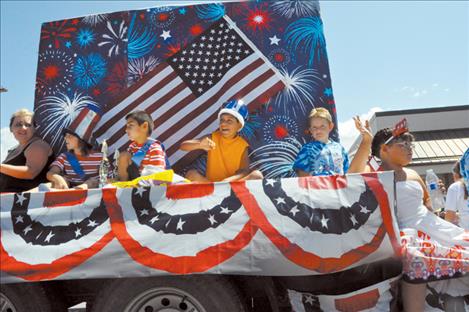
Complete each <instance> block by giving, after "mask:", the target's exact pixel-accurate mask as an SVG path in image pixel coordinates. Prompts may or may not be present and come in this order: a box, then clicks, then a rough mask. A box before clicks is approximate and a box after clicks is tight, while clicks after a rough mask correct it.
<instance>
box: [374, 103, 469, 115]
mask: <svg viewBox="0 0 469 312" xmlns="http://www.w3.org/2000/svg"><path fill="white" fill-rule="evenodd" d="M460 110H469V105H456V106H443V107H429V108H413V109H401V110H394V111H382V112H376V113H375V115H376V117H384V116H402V115H404V116H407V115H412V114H426V113H440V112H452V111H460Z"/></svg>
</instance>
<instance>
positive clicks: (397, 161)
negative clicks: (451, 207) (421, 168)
mask: <svg viewBox="0 0 469 312" xmlns="http://www.w3.org/2000/svg"><path fill="white" fill-rule="evenodd" d="M391 137H392V131H391V129H383V130H380V131H378V132H377V133H376V135H375V138H374V140H373V144H374V145H377V147H378V148H379V156H380V157H381V160H382V170H394V172H395V180H396V203H397V219H398V220H397V221H398V224H399V229H400V230H401V244H402V257H403V258H402V260H403V273H404V274H403V281H402V295H403V304H404V310H405V311H412V312H414V311H424V307H425V292H426V284H427V283H428V282H429V281H432V280H446V279H450V278H454V277H462V278H460V279H457V280H453V279H452V280H447V282H449V281H457V283H445V285H447V286H448V288H447V290H446V293H448V294H451V295H452V296H461V295H466V294H467V290H468V289H469V233H467V232H465V231H464V230H463V229H462V228H459V227H457V226H455V225H453V224H451V223H449V222H446V221H445V220H443V219H441V218H439V217H437V216H436V215H434V214H433V213H432V208H431V200H430V196H429V194H428V191H427V189H426V187H425V183H424V182H423V180H422V178H420V176H419V175H418V174H417V172H415V171H414V170H411V169H408V168H405V167H406V166H407V165H408V164H409V163H410V162H411V160H412V149H413V142H412V141H413V136H412V135H411V134H410V133H409V132H405V133H403V134H401V135H399V136H397V137H395V138H393V139H391ZM442 283H443V282H442ZM456 284H458V285H459V286H458V287H456V286H454V285H456Z"/></svg>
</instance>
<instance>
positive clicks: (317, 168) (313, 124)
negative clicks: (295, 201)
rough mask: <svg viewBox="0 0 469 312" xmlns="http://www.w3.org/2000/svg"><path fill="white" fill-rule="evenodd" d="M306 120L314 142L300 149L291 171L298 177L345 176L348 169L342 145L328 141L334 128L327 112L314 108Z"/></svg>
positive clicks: (347, 161)
mask: <svg viewBox="0 0 469 312" xmlns="http://www.w3.org/2000/svg"><path fill="white" fill-rule="evenodd" d="M308 119H309V131H310V133H311V135H312V137H313V139H314V140H313V141H312V142H310V143H307V144H305V145H304V146H303V147H302V148H301V150H300V152H299V154H298V156H297V157H296V160H295V163H294V164H293V169H294V170H295V171H296V173H297V174H298V176H300V177H305V176H310V175H312V176H328V175H336V174H339V175H343V174H345V173H346V172H347V170H348V168H349V159H348V155H347V152H346V151H345V149H344V148H343V146H342V145H340V144H339V143H337V142H334V141H331V140H330V139H329V133H330V132H331V131H332V129H333V128H334V123H333V122H332V117H331V114H330V113H329V111H328V110H327V109H325V108H315V109H313V110H312V111H311V113H310V114H309V117H308Z"/></svg>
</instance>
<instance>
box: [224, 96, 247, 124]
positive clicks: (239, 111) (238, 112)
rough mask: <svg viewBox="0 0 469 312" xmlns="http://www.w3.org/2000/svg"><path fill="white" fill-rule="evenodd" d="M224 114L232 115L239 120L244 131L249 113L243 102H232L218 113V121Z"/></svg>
mask: <svg viewBox="0 0 469 312" xmlns="http://www.w3.org/2000/svg"><path fill="white" fill-rule="evenodd" d="M222 114H230V115H231V116H233V117H235V118H236V119H238V121H239V123H240V124H241V129H242V128H243V127H244V122H245V121H246V120H247V119H248V115H249V112H248V107H247V106H246V105H244V102H243V101H242V100H230V101H229V102H228V103H226V105H225V107H224V108H222V109H221V110H220V112H219V113H218V119H220V116H221V115H222ZM241 129H240V130H241Z"/></svg>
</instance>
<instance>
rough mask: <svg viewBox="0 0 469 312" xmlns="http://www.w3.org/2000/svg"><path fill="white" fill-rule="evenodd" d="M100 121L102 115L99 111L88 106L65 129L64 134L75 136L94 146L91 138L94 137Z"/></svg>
mask: <svg viewBox="0 0 469 312" xmlns="http://www.w3.org/2000/svg"><path fill="white" fill-rule="evenodd" d="M100 119H101V114H100V113H99V110H98V109H97V108H96V107H95V106H91V105H88V106H87V107H85V108H84V109H82V110H81V111H80V113H79V114H78V116H77V117H76V118H75V119H74V120H73V121H72V123H71V124H70V126H68V127H67V128H65V129H64V134H65V133H70V134H73V135H75V136H77V137H79V138H80V139H81V140H83V141H84V142H86V143H87V144H88V145H92V144H91V137H92V135H93V129H94V127H95V126H96V124H97V123H98V121H99V120H100Z"/></svg>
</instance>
